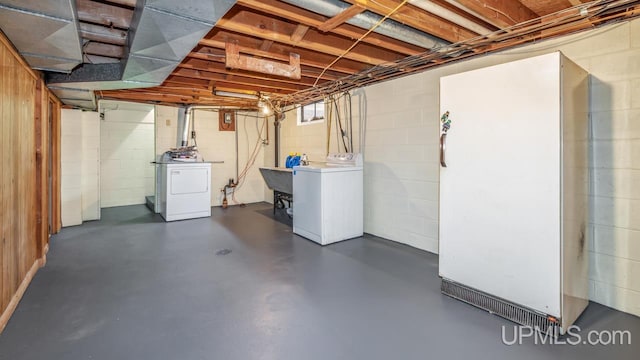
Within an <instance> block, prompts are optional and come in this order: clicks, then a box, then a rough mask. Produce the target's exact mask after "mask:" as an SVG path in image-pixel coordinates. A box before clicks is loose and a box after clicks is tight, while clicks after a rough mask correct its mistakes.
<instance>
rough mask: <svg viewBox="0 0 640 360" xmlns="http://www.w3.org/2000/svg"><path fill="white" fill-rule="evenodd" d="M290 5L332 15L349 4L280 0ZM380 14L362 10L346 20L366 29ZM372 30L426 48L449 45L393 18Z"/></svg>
mask: <svg viewBox="0 0 640 360" xmlns="http://www.w3.org/2000/svg"><path fill="white" fill-rule="evenodd" d="M282 1H283V2H286V3H288V4H291V5H295V6H299V7H301V8H305V9H307V10H310V11H313V12H315V13H318V14H321V15H324V16H328V17H334V16H336V15H338V14H339V13H341V12H342V11H344V10H346V9H347V8H349V7H350V6H351V4H349V3H347V2H344V1H340V0H282ZM382 18H383V17H382V16H380V15H378V14H375V13H373V12H371V11H365V12H362V13H360V14H358V15H356V16H354V17H352V18H351V19H349V20H347V21H346V22H347V24H351V25H354V26H357V27H359V28H363V29H366V30H369V29H371V28H372V27H373V26H375V24H377V23H378V22H379V21H380V20H382ZM373 32H375V33H378V34H381V35H386V36H388V37H390V38H394V39H397V40H401V41H404V42H407V43H410V44H413V45H416V46H420V47H423V48H426V49H432V48H437V47H442V46H446V45H449V42H447V41H445V40H442V39H440V38H437V37H435V36H432V35H429V34H427V33H425V32H422V31H419V30H416V29H414V28H411V27H409V26H406V25H403V24H401V23H399V22H397V21H395V20H391V19H387V20H385V21H384V22H383V23H382V24H380V26H378V27H377V28H376V29H375V30H374V31H373Z"/></svg>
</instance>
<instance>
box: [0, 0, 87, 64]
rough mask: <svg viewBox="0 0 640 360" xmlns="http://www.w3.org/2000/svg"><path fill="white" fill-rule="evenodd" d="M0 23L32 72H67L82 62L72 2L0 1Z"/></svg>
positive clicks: (76, 21) (75, 15)
mask: <svg viewBox="0 0 640 360" xmlns="http://www.w3.org/2000/svg"><path fill="white" fill-rule="evenodd" d="M0 24H2V31H3V32H4V33H5V34H6V35H7V37H9V39H11V42H12V43H13V44H14V45H15V47H16V48H17V49H18V51H19V52H20V54H21V55H22V56H23V57H24V58H25V60H27V62H28V63H29V65H30V66H31V67H32V68H34V69H38V70H46V71H61V72H70V71H71V70H72V69H73V68H75V67H76V66H78V65H80V64H81V63H82V45H81V41H80V33H79V32H78V15H77V12H76V2H75V0H49V1H25V0H0ZM25 25H28V26H29V28H28V29H25Z"/></svg>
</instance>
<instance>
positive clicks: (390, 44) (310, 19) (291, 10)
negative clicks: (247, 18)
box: [238, 0, 426, 55]
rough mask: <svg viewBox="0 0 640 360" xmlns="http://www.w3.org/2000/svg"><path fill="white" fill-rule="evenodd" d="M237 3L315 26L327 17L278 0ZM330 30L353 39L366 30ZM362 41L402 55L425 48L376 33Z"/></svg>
mask: <svg viewBox="0 0 640 360" xmlns="http://www.w3.org/2000/svg"><path fill="white" fill-rule="evenodd" d="M238 3H239V4H241V5H243V6H244V7H247V8H251V9H254V10H259V11H261V12H264V13H267V14H274V15H277V16H279V17H282V18H285V19H289V20H291V21H293V22H296V23H299V24H304V25H307V26H311V27H315V28H317V27H319V26H320V25H322V24H323V23H325V22H326V21H327V19H328V18H327V17H325V16H322V15H319V14H316V13H314V12H311V11H308V10H304V9H301V8H299V7H297V6H293V5H289V4H287V3H283V2H280V1H278V0H238ZM331 32H332V33H334V34H338V35H341V36H344V37H347V38H349V39H352V40H355V39H358V38H360V37H361V36H362V35H363V34H364V33H365V32H366V31H365V30H363V29H360V28H358V27H356V26H353V25H349V24H342V25H340V26H338V27H336V28H334V29H333V30H331ZM362 42H364V43H367V44H371V45H375V46H379V47H381V48H383V49H389V50H392V51H395V52H398V53H401V54H404V55H417V54H420V53H422V52H424V51H425V50H426V49H425V48H421V47H419V46H415V45H412V44H408V43H405V42H402V41H400V40H396V39H393V38H390V37H388V36H384V35H380V34H377V33H371V34H369V35H367V36H366V37H365V38H364V39H363V40H362Z"/></svg>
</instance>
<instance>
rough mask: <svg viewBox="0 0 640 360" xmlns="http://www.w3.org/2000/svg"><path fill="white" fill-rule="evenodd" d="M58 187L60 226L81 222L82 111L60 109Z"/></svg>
mask: <svg viewBox="0 0 640 360" xmlns="http://www.w3.org/2000/svg"><path fill="white" fill-rule="evenodd" d="M60 119H61V126H60V131H61V137H62V139H61V151H60V167H61V169H60V173H61V174H60V175H61V179H60V188H61V216H62V226H73V225H80V224H82V111H79V110H71V109H62V114H61V118H60Z"/></svg>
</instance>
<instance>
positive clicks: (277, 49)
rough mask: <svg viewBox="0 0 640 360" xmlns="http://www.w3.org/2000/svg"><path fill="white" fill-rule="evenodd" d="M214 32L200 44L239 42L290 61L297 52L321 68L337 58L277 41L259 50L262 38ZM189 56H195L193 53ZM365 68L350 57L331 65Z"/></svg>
mask: <svg viewBox="0 0 640 360" xmlns="http://www.w3.org/2000/svg"><path fill="white" fill-rule="evenodd" d="M214 32H215V35H214V36H213V37H211V38H206V39H203V40H201V41H200V44H201V45H204V46H208V47H213V48H217V49H224V47H225V44H226V43H227V42H237V43H238V45H240V49H241V50H240V51H242V52H243V53H246V54H251V55H254V56H260V57H264V58H269V59H274V60H280V61H289V54H290V53H292V52H295V53H297V54H299V55H300V63H301V64H302V65H307V66H311V67H316V68H320V69H323V68H324V67H325V66H326V65H327V64H328V63H330V62H331V61H333V60H334V59H335V56H332V55H327V54H324V53H319V52H314V51H309V50H307V49H302V48H295V47H292V46H288V45H283V44H279V43H276V42H274V43H273V45H271V48H270V49H269V51H262V50H259V48H260V45H261V44H262V40H260V39H256V38H253V37H249V36H246V35H241V34H234V33H229V32H217V31H214ZM198 51H199V50H198ZM213 54H215V53H213ZM189 56H193V53H192V54H191V55H189ZM204 60H206V59H204ZM365 68H367V64H365V63H362V62H358V61H353V60H349V59H342V60H340V61H339V62H338V63H337V64H336V65H335V66H333V67H331V70H333V71H337V72H342V73H345V74H353V73H354V72H357V71H360V70H363V69H365Z"/></svg>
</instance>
